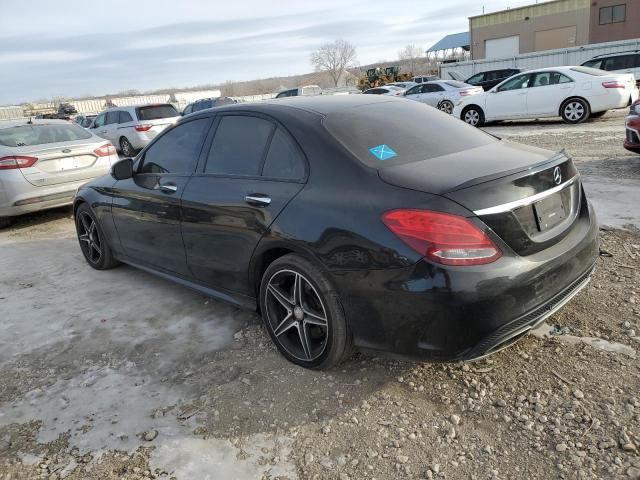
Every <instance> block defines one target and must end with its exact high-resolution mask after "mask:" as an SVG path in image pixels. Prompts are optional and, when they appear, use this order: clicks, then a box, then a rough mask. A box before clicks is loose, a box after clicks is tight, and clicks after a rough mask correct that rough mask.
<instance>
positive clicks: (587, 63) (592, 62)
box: [582, 58, 602, 68]
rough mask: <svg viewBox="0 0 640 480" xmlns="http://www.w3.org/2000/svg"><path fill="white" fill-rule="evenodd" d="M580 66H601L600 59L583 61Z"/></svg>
mask: <svg viewBox="0 0 640 480" xmlns="http://www.w3.org/2000/svg"><path fill="white" fill-rule="evenodd" d="M582 66H583V67H589V68H602V59H601V58H599V59H597V60H589V61H588V62H584V63H583V64H582Z"/></svg>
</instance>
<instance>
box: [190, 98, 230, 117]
mask: <svg viewBox="0 0 640 480" xmlns="http://www.w3.org/2000/svg"><path fill="white" fill-rule="evenodd" d="M234 103H238V102H237V101H236V100H234V99H233V98H231V97H217V98H203V99H200V100H196V101H195V102H193V103H190V104H189V105H187V106H186V107H184V110H183V111H182V115H189V114H190V113H194V112H197V111H199V110H204V109H205V108H213V107H220V106H222V105H231V104H234Z"/></svg>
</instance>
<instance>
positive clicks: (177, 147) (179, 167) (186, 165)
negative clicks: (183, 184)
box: [139, 118, 210, 174]
mask: <svg viewBox="0 0 640 480" xmlns="http://www.w3.org/2000/svg"><path fill="white" fill-rule="evenodd" d="M209 121H210V120H209V119H208V118H200V119H198V120H193V121H191V122H187V123H182V124H180V125H177V126H176V127H174V128H172V129H171V130H169V131H167V133H165V134H164V135H162V136H161V137H160V138H159V139H158V140H157V141H156V142H154V143H153V145H151V146H150V147H149V148H148V149H147V151H146V152H145V153H144V158H143V159H142V165H141V166H140V169H139V173H157V174H163V173H178V174H189V173H192V172H193V170H194V169H195V166H196V163H197V162H198V157H199V156H200V150H201V149H202V142H203V140H204V137H205V135H206V133H207V127H208V126H209Z"/></svg>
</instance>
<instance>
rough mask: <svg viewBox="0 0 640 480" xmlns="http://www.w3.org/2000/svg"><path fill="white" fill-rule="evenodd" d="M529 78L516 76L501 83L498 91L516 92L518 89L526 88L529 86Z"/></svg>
mask: <svg viewBox="0 0 640 480" xmlns="http://www.w3.org/2000/svg"><path fill="white" fill-rule="evenodd" d="M530 78H531V75H518V76H517V77H513V78H511V79H509V80H507V81H506V82H505V83H503V84H502V86H501V87H500V88H499V89H498V91H499V92H504V91H506V90H518V89H520V88H527V87H528V86H529V79H530Z"/></svg>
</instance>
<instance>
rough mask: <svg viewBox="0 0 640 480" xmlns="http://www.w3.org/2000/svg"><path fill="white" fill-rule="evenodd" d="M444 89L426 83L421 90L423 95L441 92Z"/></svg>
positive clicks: (434, 84) (435, 84)
mask: <svg viewBox="0 0 640 480" xmlns="http://www.w3.org/2000/svg"><path fill="white" fill-rule="evenodd" d="M443 90H444V88H442V86H440V85H438V84H437V83H427V84H426V85H425V86H424V89H423V90H422V91H423V92H424V93H433V92H442V91H443Z"/></svg>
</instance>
